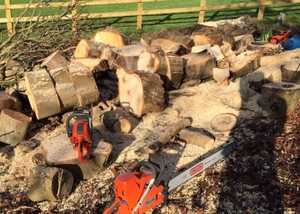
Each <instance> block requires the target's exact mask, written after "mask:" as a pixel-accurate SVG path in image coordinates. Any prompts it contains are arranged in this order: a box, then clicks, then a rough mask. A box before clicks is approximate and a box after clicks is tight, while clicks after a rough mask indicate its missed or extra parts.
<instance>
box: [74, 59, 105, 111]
mask: <svg viewBox="0 0 300 214" xmlns="http://www.w3.org/2000/svg"><path fill="white" fill-rule="evenodd" d="M69 72H70V74H71V79H72V81H73V84H74V87H75V91H76V96H77V98H78V102H79V105H80V106H87V105H91V104H94V103H96V102H97V101H98V100H99V96H100V93H99V90H98V88H97V84H96V81H95V79H94V77H93V75H92V74H91V73H90V71H89V68H88V67H86V66H85V65H83V64H81V63H79V62H74V61H73V62H72V63H71V64H70V65H69Z"/></svg>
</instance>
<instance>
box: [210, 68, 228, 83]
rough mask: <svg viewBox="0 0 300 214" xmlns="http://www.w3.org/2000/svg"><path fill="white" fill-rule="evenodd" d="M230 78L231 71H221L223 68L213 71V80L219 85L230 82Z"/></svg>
mask: <svg viewBox="0 0 300 214" xmlns="http://www.w3.org/2000/svg"><path fill="white" fill-rule="evenodd" d="M229 77H230V72H229V69H221V68H214V69H213V78H214V80H215V81H216V82H217V83H219V84H223V83H226V82H228V79H229Z"/></svg>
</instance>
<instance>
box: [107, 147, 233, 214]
mask: <svg viewBox="0 0 300 214" xmlns="http://www.w3.org/2000/svg"><path fill="white" fill-rule="evenodd" d="M233 149H234V144H233V143H229V144H227V145H225V146H223V147H221V148H220V149H219V150H218V151H215V152H213V153H211V154H209V155H207V156H206V157H205V158H202V159H200V160H197V161H195V162H194V164H192V166H191V167H189V168H188V169H187V170H185V171H183V172H182V173H180V174H178V175H177V176H175V177H174V178H172V179H170V180H164V179H163V176H162V173H163V168H162V167H161V166H158V165H157V164H155V163H153V162H151V161H148V162H142V163H141V164H140V165H141V166H140V167H139V170H138V171H137V172H130V173H125V174H121V175H119V176H117V178H116V179H115V181H114V192H115V200H114V202H113V203H112V205H111V206H110V207H109V208H107V209H106V210H105V211H104V212H103V213H104V214H110V213H117V214H143V213H146V212H148V211H150V210H152V209H154V208H156V207H158V206H159V205H161V204H162V203H164V202H165V201H166V199H167V197H168V194H169V193H170V192H171V191H173V190H174V189H176V188H177V187H179V186H181V185H182V184H184V183H185V182H187V181H188V180H190V179H192V178H193V177H195V176H197V175H198V174H200V173H201V172H203V171H204V170H205V169H207V168H208V167H210V166H212V165H214V164H215V163H216V162H218V161H220V160H222V159H224V157H226V156H227V155H229V154H230V153H231V152H232V151H233Z"/></svg>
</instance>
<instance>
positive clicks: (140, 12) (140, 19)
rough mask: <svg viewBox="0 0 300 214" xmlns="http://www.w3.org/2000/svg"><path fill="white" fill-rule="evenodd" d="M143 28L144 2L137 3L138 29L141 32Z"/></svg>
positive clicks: (139, 0) (141, 0) (140, 0)
mask: <svg viewBox="0 0 300 214" xmlns="http://www.w3.org/2000/svg"><path fill="white" fill-rule="evenodd" d="M142 27H143V0H138V1H137V17H136V29H137V30H141V29H142Z"/></svg>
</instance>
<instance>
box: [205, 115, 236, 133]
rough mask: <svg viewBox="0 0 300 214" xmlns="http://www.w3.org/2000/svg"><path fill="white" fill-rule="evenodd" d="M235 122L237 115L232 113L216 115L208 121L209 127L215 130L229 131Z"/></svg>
mask: <svg viewBox="0 0 300 214" xmlns="http://www.w3.org/2000/svg"><path fill="white" fill-rule="evenodd" d="M236 124H237V116H236V115H234V114H232V113H222V114H218V115H216V116H215V117H214V118H213V119H212V120H211V123H210V126H211V128H212V129H213V130H214V131H216V132H229V131H231V130H232V129H233V128H234V127H235V126H236Z"/></svg>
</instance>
